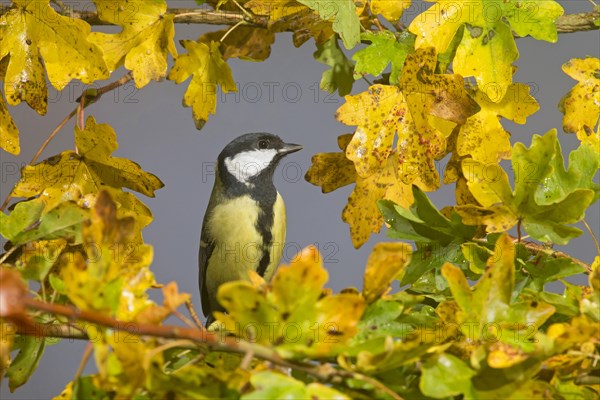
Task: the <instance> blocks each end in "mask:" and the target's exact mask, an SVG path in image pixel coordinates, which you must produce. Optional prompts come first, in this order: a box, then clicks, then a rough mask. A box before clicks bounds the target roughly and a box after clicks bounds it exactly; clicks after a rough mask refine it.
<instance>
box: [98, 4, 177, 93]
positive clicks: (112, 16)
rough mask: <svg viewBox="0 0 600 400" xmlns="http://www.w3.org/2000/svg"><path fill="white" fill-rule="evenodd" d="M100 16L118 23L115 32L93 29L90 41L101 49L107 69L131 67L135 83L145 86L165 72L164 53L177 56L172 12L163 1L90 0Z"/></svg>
mask: <svg viewBox="0 0 600 400" xmlns="http://www.w3.org/2000/svg"><path fill="white" fill-rule="evenodd" d="M94 3H95V4H96V8H97V9H98V16H99V18H100V19H101V20H103V21H106V22H110V23H113V24H115V25H120V26H122V28H123V29H122V30H121V32H119V33H117V34H110V33H102V32H93V33H92V34H91V35H90V41H92V42H93V43H96V44H97V45H98V46H100V47H101V48H102V50H103V51H104V59H105V60H106V64H107V65H108V68H109V69H110V70H111V71H114V70H116V69H117V68H119V67H120V66H121V65H125V68H127V69H129V70H131V71H133V78H134V79H135V85H136V87H138V88H141V87H143V86H146V85H147V84H148V82H150V80H155V81H158V80H160V79H162V78H163V77H164V76H165V75H166V73H167V56H168V54H167V53H170V54H171V55H172V56H173V57H176V56H177V49H176V48H175V43H173V37H174V36H175V28H174V25H173V15H169V14H167V12H166V11H167V3H166V1H162V0H156V1H150V2H149V1H145V0H117V1H114V0H94Z"/></svg>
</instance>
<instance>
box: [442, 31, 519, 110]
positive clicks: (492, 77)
mask: <svg viewBox="0 0 600 400" xmlns="http://www.w3.org/2000/svg"><path fill="white" fill-rule="evenodd" d="M517 58H519V51H518V50H517V46H516V44H515V40H514V39H513V36H512V32H511V30H510V28H509V27H508V26H507V25H506V24H504V23H498V24H496V26H495V27H494V28H487V27H486V28H483V29H482V28H480V27H476V28H473V29H471V30H469V29H468V28H466V29H465V33H464V34H463V38H462V41H461V42H460V44H459V45H458V48H457V49H456V55H455V56H454V61H453V63H452V65H453V67H454V72H456V73H458V74H461V75H463V76H474V77H475V80H476V81H477V85H478V86H479V87H480V88H482V89H483V90H484V91H486V92H488V91H493V92H497V93H498V94H497V96H490V97H491V98H492V100H499V99H502V98H503V97H504V96H505V93H506V90H507V89H508V86H509V85H510V84H511V83H512V75H513V71H512V63H513V62H514V61H515V60H516V59H517Z"/></svg>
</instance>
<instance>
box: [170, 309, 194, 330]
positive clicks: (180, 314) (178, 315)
mask: <svg viewBox="0 0 600 400" xmlns="http://www.w3.org/2000/svg"><path fill="white" fill-rule="evenodd" d="M172 313H173V315H174V316H176V317H177V318H179V320H180V321H181V322H183V323H184V324H186V325H187V326H189V327H190V328H196V324H194V323H193V322H192V321H191V320H190V319H189V318H187V317H186V316H185V315H183V314H182V313H180V312H179V311H177V310H172Z"/></svg>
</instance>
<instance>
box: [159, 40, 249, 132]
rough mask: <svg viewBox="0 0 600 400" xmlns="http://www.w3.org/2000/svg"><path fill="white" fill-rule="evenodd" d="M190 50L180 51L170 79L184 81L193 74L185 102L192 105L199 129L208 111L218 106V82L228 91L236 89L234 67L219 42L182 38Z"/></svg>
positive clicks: (210, 111) (210, 112)
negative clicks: (223, 53) (232, 71)
mask: <svg viewBox="0 0 600 400" xmlns="http://www.w3.org/2000/svg"><path fill="white" fill-rule="evenodd" d="M181 44H182V45H183V47H184V48H185V49H186V50H187V51H188V53H187V54H183V55H180V56H179V57H177V59H176V60H175V65H174V66H173V68H172V69H171V72H169V79H171V80H174V81H175V82H176V83H181V82H183V81H185V80H186V79H188V78H189V77H190V75H193V78H192V81H191V82H190V84H189V86H188V88H187V90H186V91H185V95H184V97H183V101H184V104H185V105H186V106H188V107H192V113H193V115H194V121H195V123H196V128H197V129H202V127H203V126H204V124H205V123H206V121H207V120H208V116H209V114H214V113H215V112H216V110H217V85H220V86H221V90H222V91H223V92H225V93H228V92H235V91H237V88H236V85H235V82H234V81H233V76H232V75H231V69H230V68H229V66H228V65H227V63H226V62H225V61H223V56H222V55H221V51H220V50H219V43H218V42H214V41H213V42H211V43H210V44H208V45H207V44H205V43H198V42H193V41H191V40H183V41H182V42H181Z"/></svg>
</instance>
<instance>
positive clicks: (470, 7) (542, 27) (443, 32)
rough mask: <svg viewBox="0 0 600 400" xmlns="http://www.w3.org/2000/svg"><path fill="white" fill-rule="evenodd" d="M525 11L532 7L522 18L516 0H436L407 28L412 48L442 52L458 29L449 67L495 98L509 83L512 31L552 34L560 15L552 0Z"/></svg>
mask: <svg viewBox="0 0 600 400" xmlns="http://www.w3.org/2000/svg"><path fill="white" fill-rule="evenodd" d="M532 6H533V4H532ZM530 11H535V12H529V14H528V15H529V17H528V18H523V13H524V12H525V8H524V7H523V4H522V3H521V2H516V1H493V2H489V1H487V0H476V1H471V0H462V1H454V0H437V1H436V4H435V5H434V6H433V7H432V8H431V9H430V10H427V11H425V12H423V13H422V14H421V15H420V16H418V17H417V18H415V19H414V20H413V21H412V22H411V24H410V26H409V30H410V31H411V32H412V33H414V34H415V35H416V36H417V37H416V42H415V48H417V49H418V48H423V47H427V46H433V47H435V49H436V50H437V51H438V53H442V52H445V51H446V50H447V49H448V47H449V45H450V43H451V42H452V40H453V39H454V37H455V35H457V34H462V39H461V42H460V43H459V44H458V47H457V49H456V54H455V57H454V60H453V68H454V72H456V73H458V74H461V75H463V76H474V77H475V79H476V81H477V84H478V86H479V87H480V88H482V90H484V91H486V92H487V91H488V90H495V91H496V92H497V94H498V95H497V96H493V97H492V98H491V100H492V101H494V100H501V99H502V98H503V97H504V94H505V92H506V90H507V88H508V86H509V85H510V84H511V83H512V65H511V64H512V63H513V62H514V61H515V60H516V59H517V58H518V56H519V53H518V51H517V47H516V45H515V41H514V38H513V31H514V32H515V33H516V34H517V35H519V36H526V35H531V36H533V37H534V38H536V39H540V40H547V41H549V42H555V41H556V40H557V32H556V26H555V24H554V21H555V20H556V18H558V17H559V16H560V15H562V13H563V9H562V7H561V6H560V5H559V4H558V3H556V2H554V1H539V2H535V9H533V8H532V9H530ZM492 13H493V17H491V14H492ZM463 27H464V29H463V31H462V33H458V32H461V31H459V29H460V28H463Z"/></svg>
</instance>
